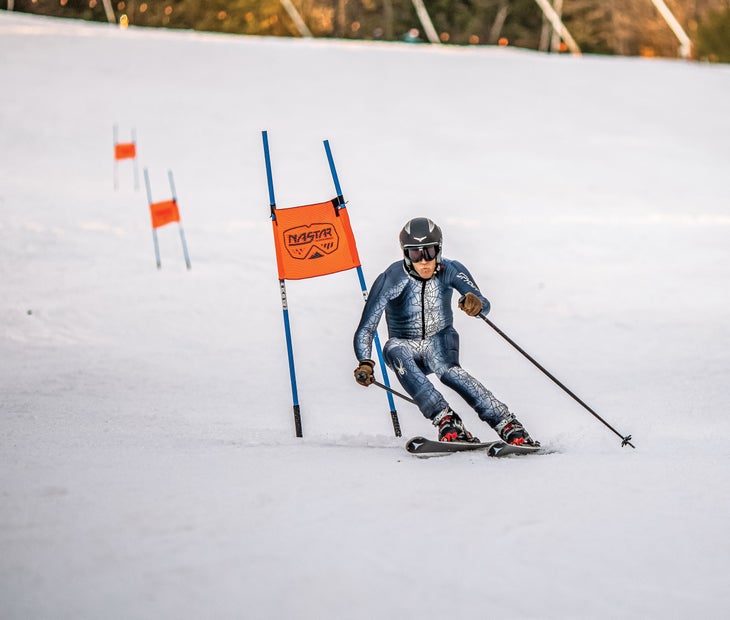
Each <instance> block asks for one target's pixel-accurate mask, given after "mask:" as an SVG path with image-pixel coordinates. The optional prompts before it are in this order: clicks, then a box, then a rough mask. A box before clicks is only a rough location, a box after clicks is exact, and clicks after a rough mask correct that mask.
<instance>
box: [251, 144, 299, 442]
mask: <svg viewBox="0 0 730 620" xmlns="http://www.w3.org/2000/svg"><path fill="white" fill-rule="evenodd" d="M261 136H262V139H263V142H264V160H265V161H266V179H267V181H268V185H269V206H270V207H271V220H272V221H274V222H275V221H276V199H275V198H274V177H273V175H272V173H271V156H270V155H269V135H268V132H266V131H262V132H261ZM279 289H280V290H281V310H282V313H283V315H284V334H285V335H286V352H287V355H288V357H289V379H290V381H291V397H292V409H293V411H294V429H295V432H296V436H297V437H302V416H301V411H300V409H299V395H298V393H297V374H296V370H295V368H294V349H293V347H292V339H291V325H290V324H289V306H288V303H287V298H286V282H285V280H283V279H280V280H279Z"/></svg>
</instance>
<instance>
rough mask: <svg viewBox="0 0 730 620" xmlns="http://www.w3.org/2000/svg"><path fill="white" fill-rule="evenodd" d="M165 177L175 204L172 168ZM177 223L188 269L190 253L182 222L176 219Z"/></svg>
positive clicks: (175, 195) (175, 196)
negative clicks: (168, 182)
mask: <svg viewBox="0 0 730 620" xmlns="http://www.w3.org/2000/svg"><path fill="white" fill-rule="evenodd" d="M167 178H168V180H169V181H170V191H171V192H172V201H173V202H174V203H175V204H176V205H177V192H176V191H175V181H174V180H173V178H172V170H168V171H167ZM177 225H178V228H179V229H180V242H181V243H182V250H183V256H184V257H185V266H186V267H187V268H188V269H190V255H189V254H188V244H187V242H186V241H185V231H184V230H183V227H182V222H180V221H179V220H178V222H177Z"/></svg>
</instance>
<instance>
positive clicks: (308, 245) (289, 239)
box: [284, 224, 340, 260]
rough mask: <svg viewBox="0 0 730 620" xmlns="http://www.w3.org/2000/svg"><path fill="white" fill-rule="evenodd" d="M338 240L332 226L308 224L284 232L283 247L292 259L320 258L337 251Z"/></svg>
mask: <svg viewBox="0 0 730 620" xmlns="http://www.w3.org/2000/svg"><path fill="white" fill-rule="evenodd" d="M339 244H340V238H339V237H338V235H337V231H336V230H335V228H334V226H332V224H310V225H309V226H297V227H296V228H290V229H289V230H285V231H284V245H285V246H286V249H287V252H289V254H290V255H291V257H292V258H296V259H297V260H309V259H313V258H322V257H324V256H325V255H327V254H332V252H335V251H336V250H337V247H338V246H339Z"/></svg>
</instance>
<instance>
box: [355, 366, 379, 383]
mask: <svg viewBox="0 0 730 620" xmlns="http://www.w3.org/2000/svg"><path fill="white" fill-rule="evenodd" d="M359 364H360V365H359V366H358V367H357V368H355V381H357V382H358V383H359V384H360V385H364V386H365V387H367V386H368V385H370V384H371V383H373V382H374V381H375V377H374V376H373V369H374V368H375V362H374V361H373V360H360V362H359Z"/></svg>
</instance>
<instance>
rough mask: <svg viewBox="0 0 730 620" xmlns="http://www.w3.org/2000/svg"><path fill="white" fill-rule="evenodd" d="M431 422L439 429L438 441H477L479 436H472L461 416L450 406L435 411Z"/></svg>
mask: <svg viewBox="0 0 730 620" xmlns="http://www.w3.org/2000/svg"><path fill="white" fill-rule="evenodd" d="M431 422H432V423H433V425H434V426H436V427H438V429H439V441H467V442H469V443H479V438H478V437H474V436H473V435H472V434H471V433H470V432H469V431H468V430H466V428H464V423H463V422H462V421H461V418H460V417H459V416H458V415H457V414H456V413H454V412H453V411H452V410H451V408H450V407H446V409H444V410H443V411H441V412H439V413H437V414H436V415H435V416H434V417H433V418H432V419H431Z"/></svg>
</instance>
